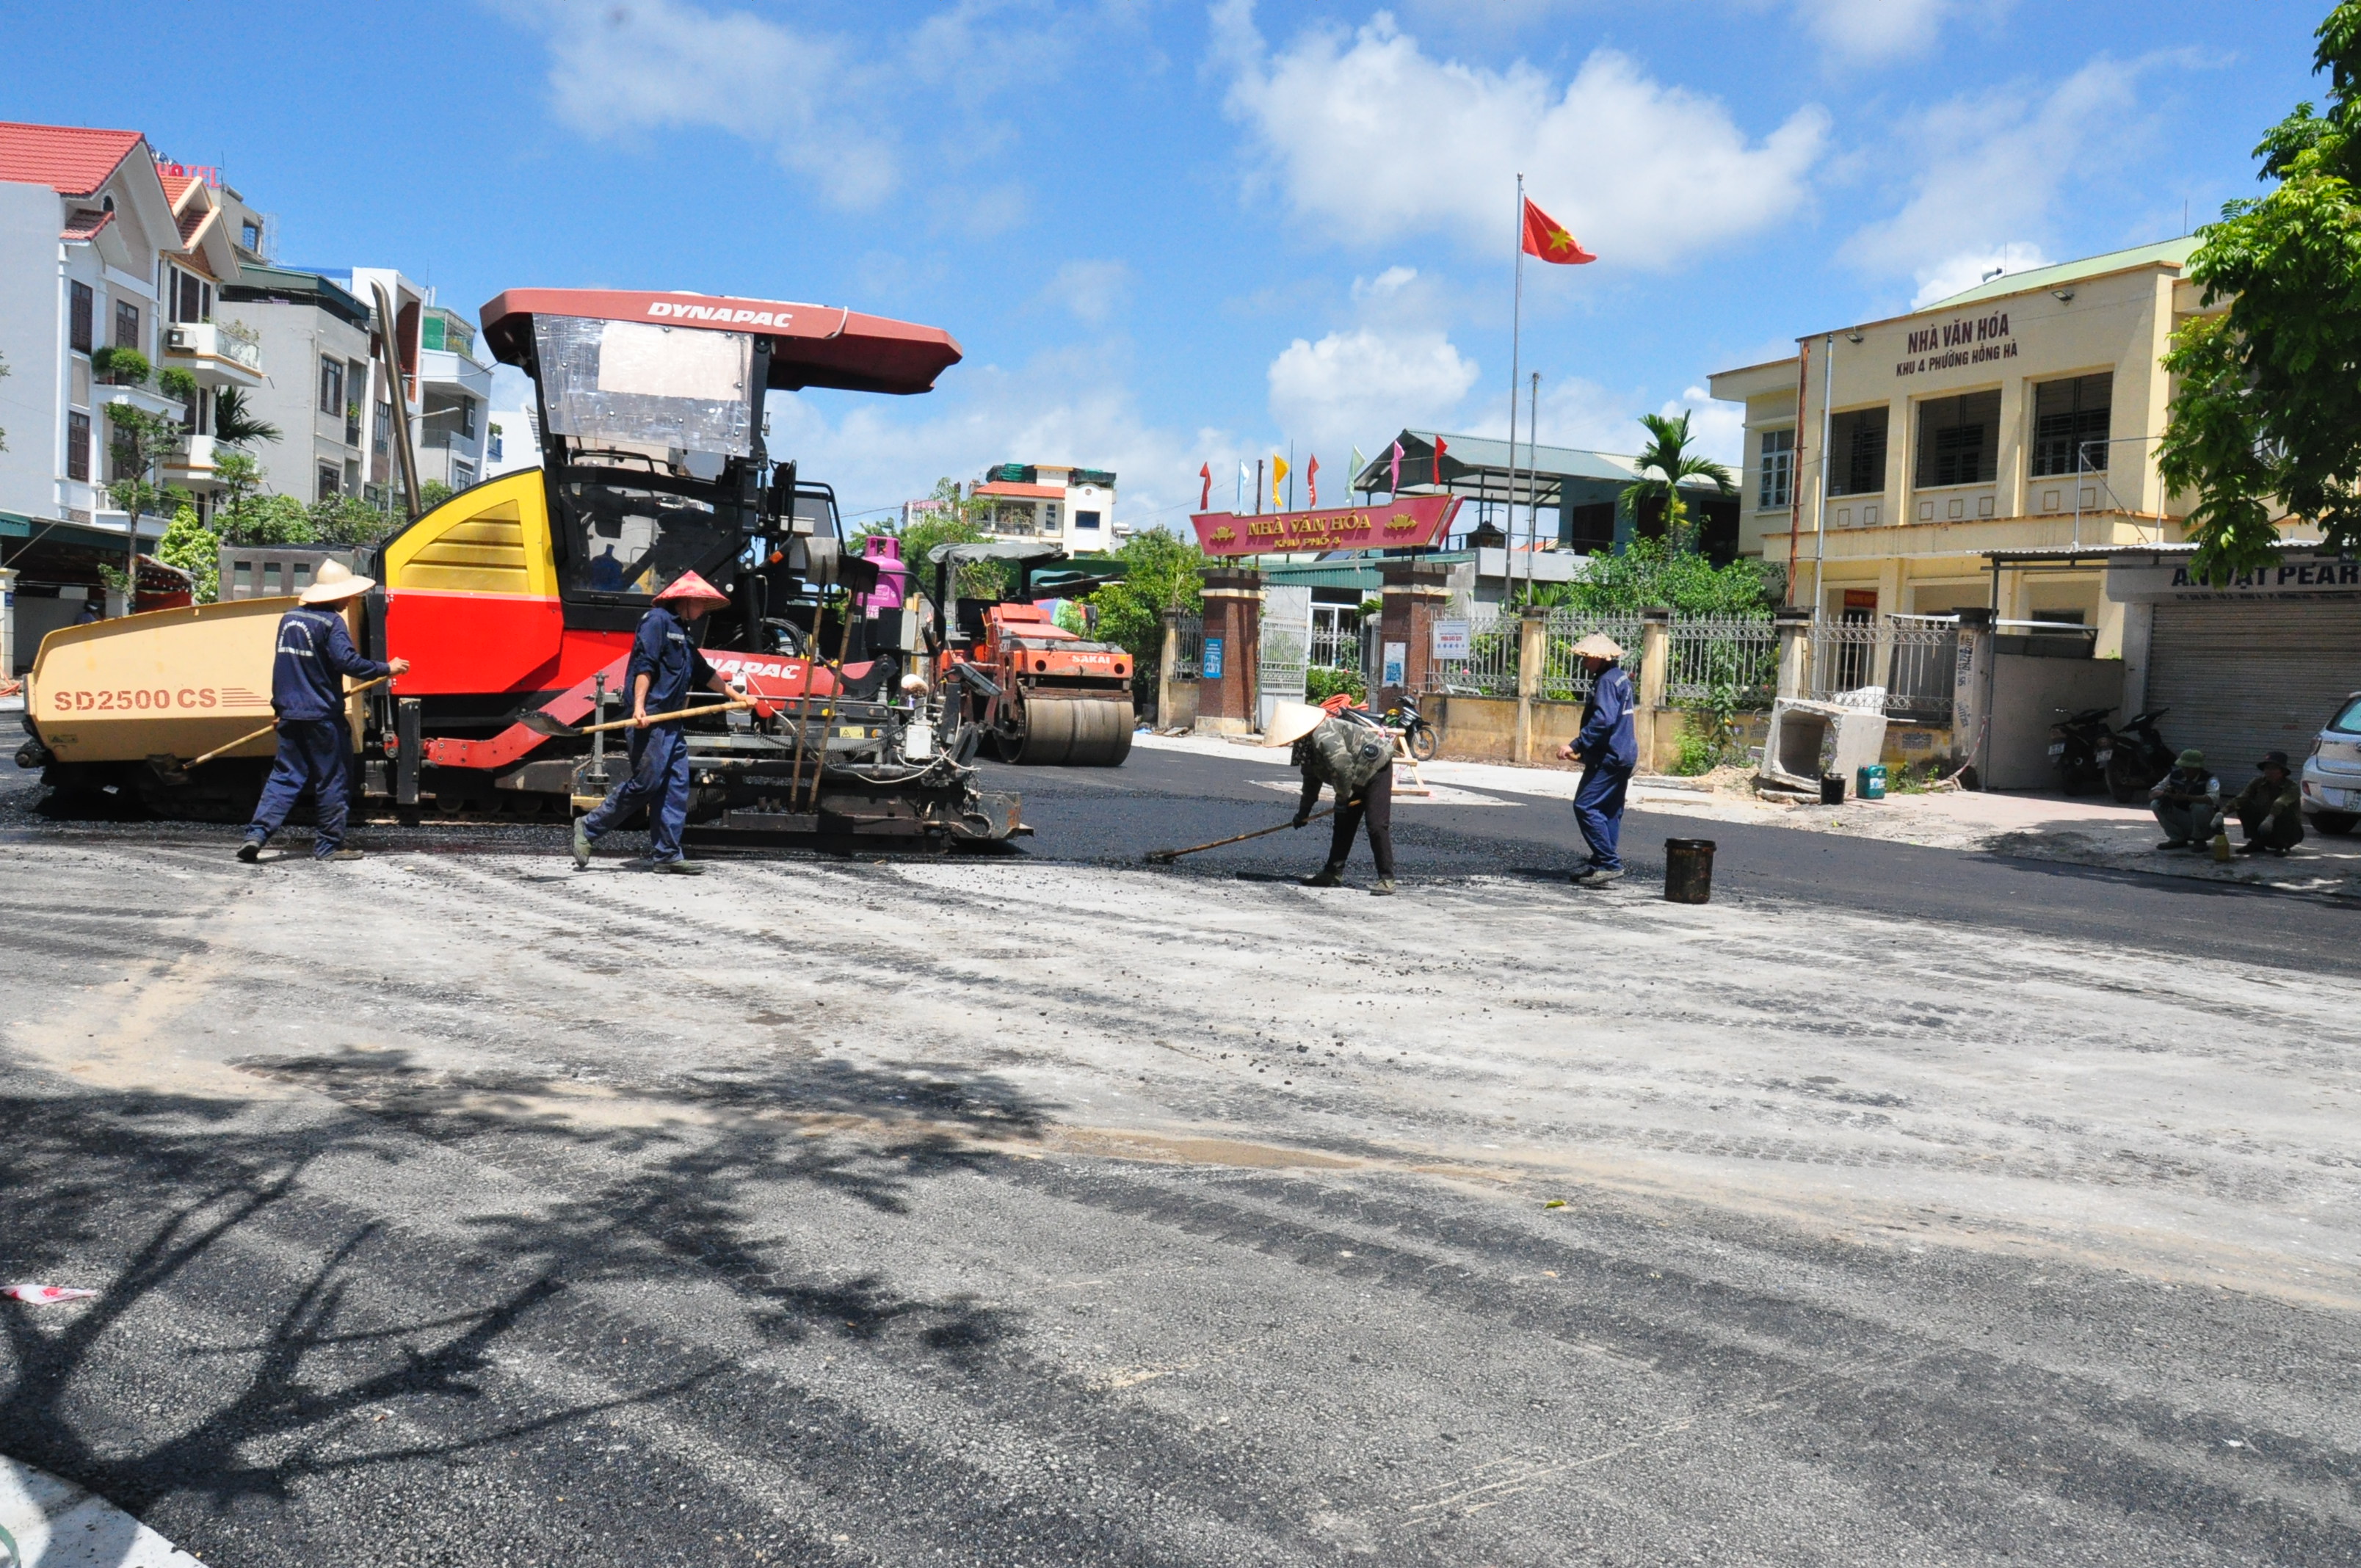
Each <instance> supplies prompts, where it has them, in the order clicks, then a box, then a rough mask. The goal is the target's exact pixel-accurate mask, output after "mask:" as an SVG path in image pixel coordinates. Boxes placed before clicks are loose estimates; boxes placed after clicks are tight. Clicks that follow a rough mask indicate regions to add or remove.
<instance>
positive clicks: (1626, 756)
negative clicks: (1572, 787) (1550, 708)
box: [1574, 664, 1640, 773]
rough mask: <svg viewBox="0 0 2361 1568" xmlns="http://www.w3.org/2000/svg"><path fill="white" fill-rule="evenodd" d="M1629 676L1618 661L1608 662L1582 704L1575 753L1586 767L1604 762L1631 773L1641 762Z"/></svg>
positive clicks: (1633, 698)
mask: <svg viewBox="0 0 2361 1568" xmlns="http://www.w3.org/2000/svg"><path fill="white" fill-rule="evenodd" d="M1636 700H1637V699H1636V698H1635V697H1634V696H1632V693H1631V676H1630V675H1627V674H1624V673H1623V666H1622V665H1620V664H1609V665H1608V666H1607V668H1605V669H1604V670H1601V671H1599V672H1598V679H1597V680H1595V681H1593V682H1592V683H1591V684H1590V696H1589V699H1588V700H1587V701H1586V702H1585V703H1584V704H1583V705H1582V733H1581V734H1579V735H1577V736H1576V737H1575V738H1574V750H1575V754H1576V756H1579V757H1580V758H1581V759H1582V765H1583V766H1584V767H1586V768H1595V767H1598V766H1600V765H1602V764H1604V765H1605V766H1607V767H1610V768H1616V769H1620V770H1621V771H1622V772H1624V773H1630V772H1631V770H1632V769H1634V768H1636V767H1638V766H1639V765H1640V738H1639V736H1638V735H1637V733H1635V732H1634V731H1633V729H1632V728H1631V709H1632V707H1633V706H1634V703H1635V702H1636Z"/></svg>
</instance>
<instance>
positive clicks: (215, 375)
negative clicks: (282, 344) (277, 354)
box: [164, 322, 262, 391]
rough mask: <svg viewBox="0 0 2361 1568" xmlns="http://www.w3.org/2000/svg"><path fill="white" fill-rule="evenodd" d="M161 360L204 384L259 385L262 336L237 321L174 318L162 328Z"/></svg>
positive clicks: (221, 385) (260, 383) (243, 387)
mask: <svg viewBox="0 0 2361 1568" xmlns="http://www.w3.org/2000/svg"><path fill="white" fill-rule="evenodd" d="M164 363H165V364H166V365H168V366H170V367H174V368H176V369H181V370H186V371H188V372H189V373H190V374H191V375H192V376H194V377H195V378H197V380H198V382H199V384H201V385H203V386H207V387H236V388H239V389H245V390H249V391H250V390H252V389H256V388H258V387H260V386H261V385H262V338H261V336H260V334H257V333H256V332H255V331H254V330H253V329H252V328H250V327H247V325H245V324H244V323H240V322H174V323H171V324H170V325H169V326H167V327H166V328H165V329H164Z"/></svg>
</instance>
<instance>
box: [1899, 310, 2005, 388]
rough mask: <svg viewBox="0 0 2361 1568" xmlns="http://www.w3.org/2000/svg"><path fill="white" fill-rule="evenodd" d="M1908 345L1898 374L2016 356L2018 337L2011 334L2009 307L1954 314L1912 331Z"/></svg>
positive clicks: (1923, 372)
mask: <svg viewBox="0 0 2361 1568" xmlns="http://www.w3.org/2000/svg"><path fill="white" fill-rule="evenodd" d="M1907 347H1908V351H1909V357H1907V358H1905V359H1904V360H1903V361H1901V363H1899V364H1897V365H1895V366H1894V374H1895V375H1897V376H1923V375H1926V374H1927V372H1929V371H1933V370H1956V369H1959V368H1960V367H1962V366H1966V365H1982V364H1986V363H1989V362H1990V361H1992V360H1995V359H2014V358H2015V357H2016V339H2015V338H2014V337H2012V336H2010V335H2009V330H2008V313H2007V312H2006V311H1996V312H1994V313H1993V314H1991V315H1988V316H1955V317H1953V318H1952V319H1951V320H1949V321H1947V322H1938V323H1936V324H1935V325H1933V326H1929V327H1922V328H1920V329H1918V330H1917V331H1916V332H1913V333H1912V334H1910V336H1909V340H1908V344H1907Z"/></svg>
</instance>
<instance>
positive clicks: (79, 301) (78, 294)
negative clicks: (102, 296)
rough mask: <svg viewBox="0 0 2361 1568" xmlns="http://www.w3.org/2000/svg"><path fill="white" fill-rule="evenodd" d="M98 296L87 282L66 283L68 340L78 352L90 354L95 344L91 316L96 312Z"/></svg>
mask: <svg viewBox="0 0 2361 1568" xmlns="http://www.w3.org/2000/svg"><path fill="white" fill-rule="evenodd" d="M95 305H96V297H95V296H94V295H93V294H92V293H91V291H90V285H89V284H87V283H68V284H67V285H66V322H67V325H66V341H67V342H69V343H70V344H71V345H73V351H74V352H75V353H76V354H88V353H89V352H90V351H91V349H92V348H93V346H94V344H93V339H92V337H91V332H92V330H93V329H92V325H91V318H92V316H93V313H94V312H95Z"/></svg>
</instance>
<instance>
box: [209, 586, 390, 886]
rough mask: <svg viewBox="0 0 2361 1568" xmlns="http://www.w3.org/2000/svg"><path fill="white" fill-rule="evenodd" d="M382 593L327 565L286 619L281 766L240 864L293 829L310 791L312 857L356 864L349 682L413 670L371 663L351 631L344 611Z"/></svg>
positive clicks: (277, 694)
mask: <svg viewBox="0 0 2361 1568" xmlns="http://www.w3.org/2000/svg"><path fill="white" fill-rule="evenodd" d="M373 587H377V584H376V583H375V582H373V581H372V580H370V579H369V578H368V577H361V576H354V575H353V573H352V571H351V570H350V569H349V568H348V567H346V565H345V564H344V563H343V562H341V561H325V562H323V563H322V564H321V565H320V571H319V575H318V576H315V577H313V579H312V586H311V587H307V588H305V589H304V590H303V592H302V603H300V604H298V605H297V606H296V607H295V608H294V609H291V610H289V611H288V612H287V613H286V614H285V615H282V616H280V618H279V644H278V653H277V656H276V657H275V658H274V659H273V661H272V663H271V667H270V708H271V711H272V712H274V713H276V714H277V715H278V716H279V761H278V762H277V763H276V764H275V765H274V766H273V767H272V768H271V770H270V778H269V781H268V782H267V783H265V784H263V786H262V798H261V800H259V801H258V802H257V803H256V805H255V807H254V820H253V821H252V822H251V823H249V824H247V829H246V842H244V843H243V844H240V845H239V846H238V847H237V858H238V859H239V860H241V861H247V863H249V864H251V863H252V862H254V861H257V860H259V859H260V858H261V857H262V846H263V845H265V844H266V843H269V841H270V836H271V835H272V834H273V833H276V832H278V831H279V829H280V828H282V827H284V826H285V825H286V822H287V814H288V813H289V812H291V811H292V810H294V809H295V805H296V803H297V802H298V801H300V800H302V798H303V795H304V792H305V791H307V790H308V791H310V792H311V795H312V815H313V819H314V820H315V821H317V822H318V824H319V831H318V833H317V835H316V836H315V837H314V838H313V840H312V858H313V859H314V860H320V861H357V860H359V859H360V858H361V852H360V851H359V850H348V849H346V847H345V818H346V815H347V813H348V812H349V811H350V810H351V806H352V793H353V770H352V764H353V732H352V729H351V727H350V726H349V725H347V724H346V722H345V699H346V691H345V680H346V677H347V676H349V677H351V678H352V679H354V680H361V681H367V680H376V679H378V678H379V677H380V676H385V675H398V674H402V673H403V672H404V671H406V670H408V669H409V668H410V661H409V660H407V659H394V660H391V661H389V662H388V663H378V661H376V660H375V659H364V658H362V657H361V654H360V650H359V649H357V648H355V647H354V646H353V639H352V634H351V633H350V632H348V631H346V630H345V611H344V605H345V602H346V600H348V599H355V598H359V597H360V596H361V595H363V594H365V593H367V592H368V591H369V589H371V588H373Z"/></svg>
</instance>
